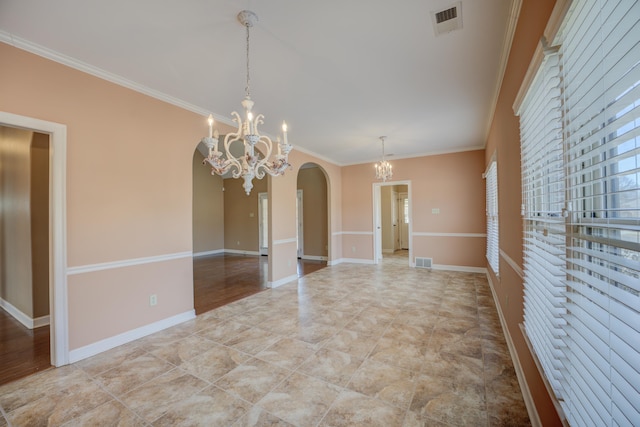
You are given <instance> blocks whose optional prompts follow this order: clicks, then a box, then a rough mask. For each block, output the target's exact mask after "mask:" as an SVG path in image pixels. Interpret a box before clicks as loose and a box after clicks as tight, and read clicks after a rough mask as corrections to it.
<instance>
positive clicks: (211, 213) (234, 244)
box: [192, 143, 269, 314]
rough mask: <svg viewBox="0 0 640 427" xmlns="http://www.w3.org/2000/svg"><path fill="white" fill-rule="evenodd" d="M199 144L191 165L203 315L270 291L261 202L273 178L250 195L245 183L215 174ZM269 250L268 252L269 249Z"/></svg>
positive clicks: (197, 298)
mask: <svg viewBox="0 0 640 427" xmlns="http://www.w3.org/2000/svg"><path fill="white" fill-rule="evenodd" d="M206 155H207V151H206V147H204V144H202V143H200V144H198V146H197V147H196V149H195V150H194V154H193V162H192V177H193V196H192V197H193V198H192V225H193V228H192V237H193V298H194V308H195V311H196V314H202V313H204V312H207V311H209V310H212V309H215V308H217V307H220V306H222V305H226V304H228V303H230V302H233V301H236V300H238V299H242V298H245V297H247V296H249V295H253V294H255V293H257V292H260V291H262V290H264V289H266V288H267V267H268V263H267V259H266V257H261V256H260V255H261V249H262V248H261V239H260V237H261V233H260V231H264V230H262V229H261V226H260V220H261V218H262V217H261V215H260V212H261V210H260V199H261V198H262V199H264V197H261V195H262V196H264V195H265V194H267V192H268V180H269V177H265V178H263V179H262V180H259V179H254V181H253V184H254V188H253V189H252V191H251V193H250V194H249V195H248V196H247V195H246V194H245V191H244V189H243V188H242V184H243V181H242V180H241V179H233V178H232V177H231V176H230V175H231V174H229V176H219V175H211V169H210V167H208V166H207V165H203V164H202V161H203V159H204V158H205V156H206ZM264 249H266V248H264Z"/></svg>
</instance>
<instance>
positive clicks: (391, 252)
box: [373, 181, 413, 266]
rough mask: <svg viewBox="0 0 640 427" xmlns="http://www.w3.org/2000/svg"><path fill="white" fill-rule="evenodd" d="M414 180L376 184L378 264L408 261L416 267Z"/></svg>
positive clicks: (375, 236) (374, 188)
mask: <svg viewBox="0 0 640 427" xmlns="http://www.w3.org/2000/svg"><path fill="white" fill-rule="evenodd" d="M410 195H411V181H395V182H393V181H392V182H382V183H374V184H373V201H374V203H373V218H374V222H375V232H374V239H373V240H374V242H373V244H374V251H373V253H374V263H375V264H378V263H380V261H381V260H382V259H383V258H390V257H393V258H394V259H395V260H396V261H397V260H398V259H404V260H405V261H404V262H406V263H407V265H409V266H413V263H412V262H411V260H412V241H411V198H410Z"/></svg>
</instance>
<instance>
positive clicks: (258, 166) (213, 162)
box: [202, 10, 293, 195]
mask: <svg viewBox="0 0 640 427" xmlns="http://www.w3.org/2000/svg"><path fill="white" fill-rule="evenodd" d="M238 21H239V22H240V23H241V24H242V25H244V27H245V28H246V33H247V51H246V54H247V55H246V60H247V85H246V86H245V97H244V99H243V100H242V102H241V104H242V107H243V108H244V111H245V120H244V121H243V120H242V118H241V117H240V115H239V114H238V113H237V112H235V111H234V112H232V113H231V116H232V117H233V121H234V122H236V123H237V124H238V130H237V131H236V132H229V133H227V134H226V135H225V137H224V144H223V145H224V152H220V151H218V131H217V130H216V131H213V115H209V119H208V122H209V136H208V137H205V138H202V143H203V144H205V145H206V146H207V147H208V148H209V155H208V156H207V158H206V159H204V162H203V163H208V164H209V165H210V166H211V174H212V175H213V174H217V175H225V174H226V173H227V172H229V173H231V176H232V177H233V178H241V177H242V178H243V179H244V184H243V187H244V190H245V192H246V193H247V195H249V193H251V189H252V188H253V183H252V181H253V178H258V179H262V178H264V176H265V174H267V173H268V174H269V175H271V176H278V175H284V171H285V170H286V169H287V168H288V167H290V166H291V165H290V164H289V152H290V151H291V149H292V148H293V147H292V146H291V145H289V143H288V142H287V124H286V123H284V122H283V123H282V131H283V133H284V141H283V142H280V139H279V138H278V140H277V141H276V142H277V145H278V147H277V150H278V151H277V154H273V155H272V153H273V142H272V141H271V139H270V138H269V137H268V136H266V135H260V132H259V131H258V125H261V124H263V123H264V122H263V119H264V116H263V115H262V114H257V115H254V113H253V111H252V110H253V101H252V100H251V87H250V83H251V79H250V78H249V71H250V69H249V33H250V32H249V29H250V28H251V27H253V26H254V25H255V24H256V23H257V22H258V16H257V15H256V14H255V13H253V12H251V11H249V10H243V11H242V12H240V13H239V14H238ZM233 143H238V144H244V155H242V156H240V157H235V156H233V155H232V154H231V151H230V148H229V147H230V146H231V144H233ZM256 147H258V148H257V149H256Z"/></svg>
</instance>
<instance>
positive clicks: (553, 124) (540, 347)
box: [519, 53, 566, 398]
mask: <svg viewBox="0 0 640 427" xmlns="http://www.w3.org/2000/svg"><path fill="white" fill-rule="evenodd" d="M561 106H562V104H561V90H560V67H559V59H558V55H557V54H554V53H552V54H549V55H547V56H546V57H545V59H544V61H543V63H542V65H541V67H540V69H539V70H538V73H537V75H536V76H535V78H534V80H533V82H532V84H531V86H530V88H529V91H528V92H527V95H526V96H525V98H524V100H523V103H522V106H521V108H520V111H519V113H520V140H521V156H522V191H523V194H522V200H523V204H524V206H523V207H524V209H523V214H524V282H525V286H524V325H525V330H526V332H527V336H528V337H529V340H530V341H531V343H532V346H533V348H534V351H535V353H536V355H537V357H538V359H539V360H540V363H541V365H542V368H543V370H544V372H545V375H546V377H547V379H548V380H549V383H550V384H551V386H552V388H553V390H554V392H555V394H556V396H558V398H562V396H563V395H564V393H563V390H562V384H563V383H562V377H563V371H564V369H565V368H564V358H565V357H564V352H563V351H562V350H563V348H564V346H565V344H564V340H563V339H564V336H565V333H564V325H565V320H564V317H565V315H566V309H565V306H564V303H565V300H566V299H565V296H564V291H565V284H564V278H565V265H566V261H565V218H564V217H563V209H564V208H565V186H564V181H565V177H564V170H563V151H562V112H561Z"/></svg>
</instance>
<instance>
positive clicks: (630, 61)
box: [560, 0, 640, 426]
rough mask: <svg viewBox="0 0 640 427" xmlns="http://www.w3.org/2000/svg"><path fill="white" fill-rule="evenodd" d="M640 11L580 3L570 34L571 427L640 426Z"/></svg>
mask: <svg viewBox="0 0 640 427" xmlns="http://www.w3.org/2000/svg"><path fill="white" fill-rule="evenodd" d="M639 21H640V3H638V2H636V1H630V0H613V1H611V0H607V1H605V0H597V1H596V0H592V1H574V2H573V4H572V6H571V8H570V10H569V12H568V13H567V16H566V18H565V22H564V24H563V28H562V29H561V32H560V37H561V44H562V47H561V50H560V53H561V58H562V68H563V85H564V102H565V106H564V114H565V117H564V124H565V133H566V141H565V144H566V145H565V153H566V162H567V165H566V166H567V183H568V194H569V198H570V202H571V204H570V206H571V213H570V215H569V228H568V237H569V238H568V250H567V291H566V298H567V303H566V308H567V315H566V320H567V326H566V328H565V329H566V332H567V336H566V338H565V343H566V344H567V347H566V350H565V354H566V357H567V361H568V364H567V366H568V371H567V375H565V376H564V377H563V379H562V381H563V389H565V391H566V395H565V396H564V398H565V400H564V402H563V407H564V410H565V412H566V414H567V418H568V420H569V422H570V423H571V425H576V426H578V425H603V426H604V425H606V426H612V425H640V136H639V135H640V23H639Z"/></svg>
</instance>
